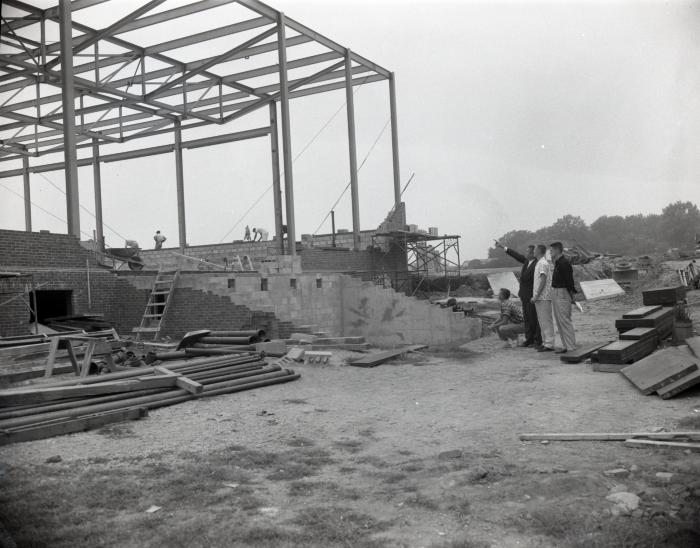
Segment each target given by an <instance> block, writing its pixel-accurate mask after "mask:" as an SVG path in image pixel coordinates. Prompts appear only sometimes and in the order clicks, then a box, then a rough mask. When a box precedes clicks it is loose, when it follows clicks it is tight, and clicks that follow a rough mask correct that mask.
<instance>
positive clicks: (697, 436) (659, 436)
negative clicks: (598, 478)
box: [519, 430, 700, 441]
mask: <svg viewBox="0 0 700 548" xmlns="http://www.w3.org/2000/svg"><path fill="white" fill-rule="evenodd" d="M519 438H520V439H521V440H522V441H540V440H549V441H625V440H628V439H632V438H648V439H655V440H672V439H679V438H685V439H691V440H699V441H700V431H692V430H691V431H679V432H585V433H579V432H557V433H544V434H520V436H519Z"/></svg>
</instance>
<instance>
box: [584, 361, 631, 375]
mask: <svg viewBox="0 0 700 548" xmlns="http://www.w3.org/2000/svg"><path fill="white" fill-rule="evenodd" d="M628 365H629V364H627V363H594V364H593V371H595V372H596V373H619V372H620V370H621V369H622V368H623V367H627V366H628Z"/></svg>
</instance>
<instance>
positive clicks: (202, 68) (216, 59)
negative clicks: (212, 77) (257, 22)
mask: <svg viewBox="0 0 700 548" xmlns="http://www.w3.org/2000/svg"><path fill="white" fill-rule="evenodd" d="M276 31H277V30H276V29H275V28H274V27H273V28H271V29H268V30H266V31H265V32H262V33H260V34H258V35H257V36H254V37H253V38H251V39H250V40H246V41H245V42H243V43H242V44H240V45H238V46H236V47H235V48H233V49H230V50H229V51H227V52H225V53H222V54H221V55H218V56H216V57H214V58H213V59H211V60H209V61H208V62H206V63H204V64H203V65H201V66H199V67H197V68H196V69H192V70H190V71H189V72H187V73H185V74H183V75H182V76H180V77H178V78H175V79H174V80H171V81H170V82H168V83H166V84H163V85H161V86H160V87H158V88H157V89H155V90H153V91H151V92H150V93H147V94H146V96H145V97H144V99H145V100H146V101H148V100H149V99H151V98H153V97H157V96H158V95H160V94H161V93H163V92H164V91H166V90H168V89H171V88H173V87H175V86H177V85H178V84H184V83H185V82H186V81H187V80H189V79H190V78H192V77H193V76H197V75H198V74H201V73H202V72H205V71H206V70H207V69H210V68H211V67H213V66H214V65H218V64H220V63H225V62H226V61H228V60H229V59H230V58H231V57H232V56H234V55H235V54H237V53H240V52H241V51H243V50H245V49H248V48H249V47H250V46H252V45H253V44H257V43H258V42H260V41H261V40H264V39H265V38H267V37H269V36H272V35H273V34H275V32H276ZM251 92H252V93H254V91H253V90H251Z"/></svg>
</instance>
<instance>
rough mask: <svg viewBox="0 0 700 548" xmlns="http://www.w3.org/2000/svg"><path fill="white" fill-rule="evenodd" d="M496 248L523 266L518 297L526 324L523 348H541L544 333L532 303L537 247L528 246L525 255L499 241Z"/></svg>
mask: <svg viewBox="0 0 700 548" xmlns="http://www.w3.org/2000/svg"><path fill="white" fill-rule="evenodd" d="M496 247H500V248H501V249H503V250H504V251H505V252H506V253H507V254H508V255H510V256H511V257H513V258H514V259H515V260H516V261H518V262H519V263H522V265H523V268H522V269H521V271H520V289H519V291H518V297H520V301H521V302H522V305H523V320H524V323H525V342H524V343H523V344H522V346H535V347H539V346H541V345H542V333H541V332H540V325H539V323H538V322H537V309H536V308H535V304H534V303H533V302H532V292H533V286H534V282H535V265H536V264H537V260H536V259H535V253H534V251H535V246H534V245H529V246H527V251H526V252H525V255H521V254H520V253H518V252H517V251H515V250H514V249H510V248H508V247H506V246H504V245H503V244H502V243H501V242H499V241H496Z"/></svg>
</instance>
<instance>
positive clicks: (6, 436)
mask: <svg viewBox="0 0 700 548" xmlns="http://www.w3.org/2000/svg"><path fill="white" fill-rule="evenodd" d="M147 416H148V409H146V408H145V407H131V408H127V409H117V410H113V411H106V412H103V413H90V414H86V415H82V416H78V417H68V418H59V419H54V420H48V421H43V422H37V423H34V424H31V425H24V426H18V427H15V428H7V429H2V430H0V445H6V444H8V443H14V442H20V441H33V440H41V439H44V438H50V437H52V436H58V435H61V434H72V433H75V432H83V431H84V430H90V429H92V428H98V427H100V426H104V425H106V424H112V423H115V422H123V421H127V420H138V419H141V418H143V417H147Z"/></svg>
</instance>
